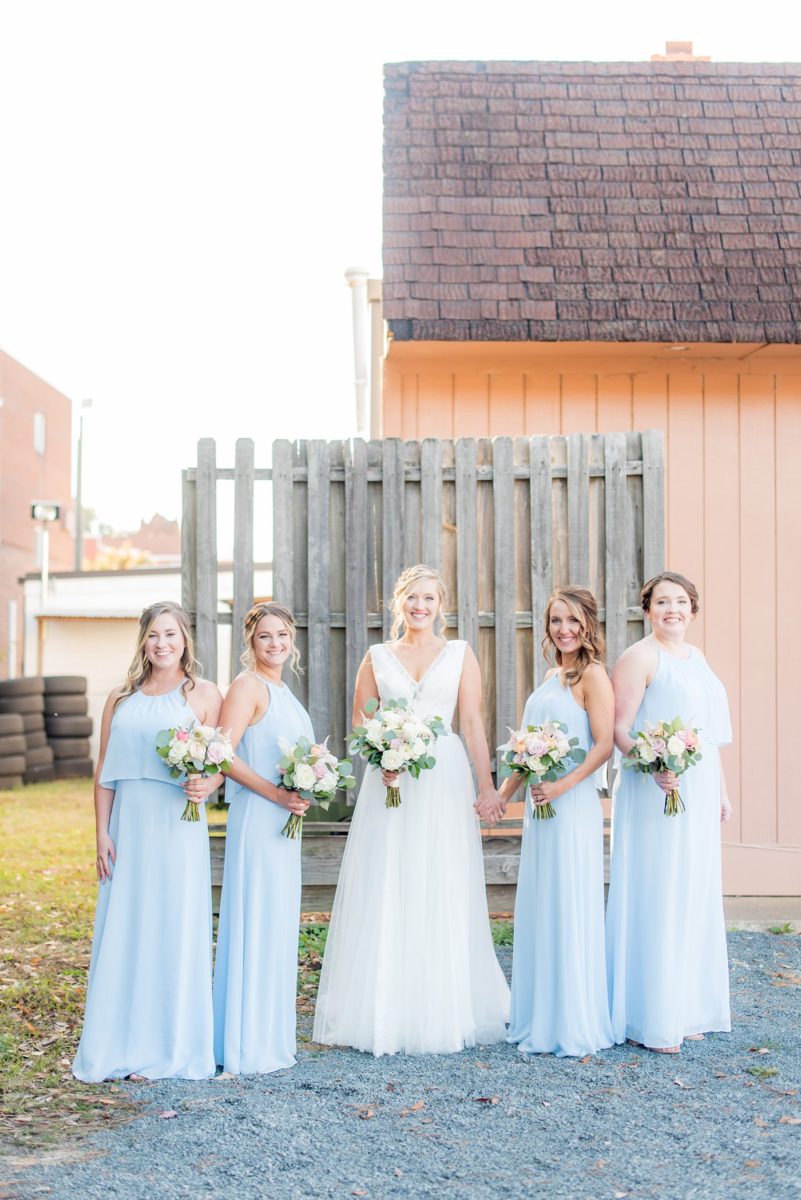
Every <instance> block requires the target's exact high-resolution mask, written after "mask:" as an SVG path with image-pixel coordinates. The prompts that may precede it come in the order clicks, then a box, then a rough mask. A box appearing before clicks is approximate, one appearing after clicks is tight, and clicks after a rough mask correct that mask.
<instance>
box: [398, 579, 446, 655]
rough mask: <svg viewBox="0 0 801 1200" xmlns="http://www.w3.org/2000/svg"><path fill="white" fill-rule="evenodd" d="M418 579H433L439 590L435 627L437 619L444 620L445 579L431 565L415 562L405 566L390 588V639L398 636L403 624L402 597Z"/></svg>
mask: <svg viewBox="0 0 801 1200" xmlns="http://www.w3.org/2000/svg"><path fill="white" fill-rule="evenodd" d="M418 579H433V580H434V582H435V583H436V585H437V591H438V592H439V612H438V613H437V615H436V617H435V619H434V624H435V627H436V623H437V621H439V623H440V625H442V623H443V622H444V617H445V600H446V595H447V593H446V591H445V581H444V579H443V578H442V576H441V575H440V573H439V571H435V570H434V568H433V567H427V566H426V565H425V563H416V564H415V566H413V567H407V568H406V570H405V571H402V572H401V574H400V575H399V576H398V578H397V580H396V581H395V587H394V588H393V590H392V599H391V600H390V602H389V608H390V612H391V613H392V625H391V626H390V630H389V636H390V638H392V639H394V638H396V637H397V636H398V634H399V633H400V629H401V626H402V625H403V597H404V596H405V595H406V593H407V592H408V591H409V589H410V588H411V587H412V586H413V585H414V584H415V583H417V581H418Z"/></svg>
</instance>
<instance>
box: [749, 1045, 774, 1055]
mask: <svg viewBox="0 0 801 1200" xmlns="http://www.w3.org/2000/svg"><path fill="white" fill-rule="evenodd" d="M748 1053H749V1054H770V1048H769V1047H768V1046H749V1047H748Z"/></svg>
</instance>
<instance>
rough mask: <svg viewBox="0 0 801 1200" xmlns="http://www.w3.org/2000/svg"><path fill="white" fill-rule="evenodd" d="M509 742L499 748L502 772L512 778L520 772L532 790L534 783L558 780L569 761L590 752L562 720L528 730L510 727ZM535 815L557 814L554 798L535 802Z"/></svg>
mask: <svg viewBox="0 0 801 1200" xmlns="http://www.w3.org/2000/svg"><path fill="white" fill-rule="evenodd" d="M509 733H510V735H511V736H510V738H509V741H508V742H507V743H506V745H504V746H499V747H498V753H499V754H500V755H501V759H500V767H499V773H500V775H501V778H503V779H508V778H509V776H510V775H517V776H519V777H520V779H522V781H523V783H524V784H525V787H526V791H528V789H529V787H530V786H531V784H532V783H533V782H534V781H535V780H536V782H537V783H540V782H542V780H544V779H546V780H548V782H549V783H554V782H555V781H556V779H557V778H558V777H559V776H560V775H562V774H564V772H565V771H566V770H567V766H568V763H569V762H573V763H580V762H584V759H585V758H586V757H587V751H586V750H582V748H581V747H580V746H579V744H578V743H579V740H578V738H575V737H574V738H569V737H568V736H567V725H565V724H563V723H562V722H561V721H544V722H543V724H542V725H527V726H526V728H525V729H510V730H509ZM531 813H532V816H533V817H534V818H535V819H536V820H538V821H545V820H548V819H550V818H551V817H555V816H556V813H555V812H554V807H553V805H552V804H551V802H550V800H548V801H546V803H545V804H534V802H533V801H532V805H531Z"/></svg>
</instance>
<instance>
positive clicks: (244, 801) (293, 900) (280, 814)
mask: <svg viewBox="0 0 801 1200" xmlns="http://www.w3.org/2000/svg"><path fill="white" fill-rule="evenodd" d="M260 678H261V677H260ZM262 682H263V683H264V685H265V687H266V688H268V690H269V693H270V706H269V708H268V709H267V712H266V713H265V714H264V716H263V717H262V719H261V720H260V721H258V722H257V723H256V724H255V725H250V726H249V727H248V728H247V729H246V730H245V732H244V734H243V735H242V740H241V742H240V743H239V746H238V747H237V751H236V753H237V757H238V758H240V759H241V760H242V761H243V762H245V763H247V764H248V766H250V767H252V768H253V770H254V771H256V772H258V774H259V775H261V777H262V778H263V779H267V780H269V781H270V782H271V783H275V784H277V783H278V779H279V775H278V761H279V759H280V758H281V749H280V747H279V745H278V739H279V738H286V740H287V741H288V742H291V743H293V744H294V743H295V742H296V741H297V740H298V738H299V737H301V736H305V737H307V738H309V739H310V740H311V741H314V734H313V732H312V726H311V721H310V719H309V714H308V713H307V712H306V710H305V708H304V707H303V705H302V704H301V703H300V701H299V700H297V699H296V698H295V697H294V696H293V695H292V692H291V691H290V690H289V688H288V687H283V686H280V685H276V684H274V683H271V682H269V681H268V680H266V679H263V680H262ZM225 787H226V796H227V797H230V804H231V807H230V809H229V813H228V828H227V832H226V839H225V869H224V874H223V890H222V899H221V902H220V924H219V929H218V932H217V958H216V961H215V964H214V1052H215V1057H216V1059H217V1062H218V1063H219V1064H221V1065H222V1066H223V1067H224V1069H225V1070H226V1071H232V1072H234V1073H235V1074H242V1075H247V1074H263V1073H266V1072H269V1071H279V1070H280V1069H281V1068H282V1067H291V1066H292V1065H293V1064H294V1062H295V1049H296V1041H295V1021H296V1018H295V995H296V987H297V972H298V925H299V922H300V839H299V838H298V839H297V840H293V839H291V838H285V837H283V835H282V833H281V830H282V829H283V828H284V826H285V825H286V822H287V820H288V818H289V813H288V811H287V810H286V809H285V808H282V807H281V806H280V805H279V804H274V803H273V802H272V801H271V800H266V799H265V798H264V796H259V795H257V794H256V793H255V792H251V791H250V790H249V789H248V788H246V787H243V786H242V785H241V784H238V783H235V782H234V780H232V779H229V780H228V782H227V783H226V785H225Z"/></svg>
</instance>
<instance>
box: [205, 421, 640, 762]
mask: <svg viewBox="0 0 801 1200" xmlns="http://www.w3.org/2000/svg"><path fill="white" fill-rule="evenodd" d="M642 440H643V439H641V438H640V435H639V434H628V435H626V434H610V435H608V436H607V437H606V438H604V437H603V436H601V435H594V436H593V437H592V438H589V437H588V436H587V435H584V434H581V433H579V434H571V435H569V436H568V437H561V436H555V437H534V438H531V439H524V438H517V439H512V438H507V437H498V438H494V439H488V438H482V439H478V440H475V439H472V438H460V439H459V440H458V441H456V442H451V441H444V442H442V441H438V440H436V439H427V440H425V441H424V442H423V443H422V444H421V443H418V442H402V441H400V440H399V439H388V440H386V441H383V442H370V443H365V442H363V441H360V440H357V441H354V442H323V441H309V442H295V443H289V442H286V441H280V442H275V443H274V445H273V449H272V468H271V469H270V470H255V468H254V461H253V443H252V442H251V441H250V440H249V439H243V440H241V441H240V442H239V443H238V444H237V455H236V466H235V469H234V470H233V471H231V470H230V469H227V470H226V469H222V468H221V469H219V470H218V469H217V468H216V465H215V460H214V443H213V442H209V441H207V440H206V441H203V442H201V443H199V447H198V467H197V469H196V470H194V471H193V470H189V471H187V472H186V473H185V479H184V493H185V515H184V540H185V550H186V554H185V564H184V573H185V577H184V598H185V600H186V601H187V603H188V604H189V607H190V609H192V611H193V612H195V614H196V615H195V624H196V631H197V638H198V647H199V656H200V657H201V660H202V661H204V663H205V665H206V667H207V674H208V675H209V677H211V678H213V677H214V673H215V668H214V665H213V664H214V650H215V647H216V627H217V624H218V623H220V622H224V621H225V620H226V611H225V609H226V604H225V603H224V604H223V611H222V612H218V598H217V582H216V581H217V562H216V553H215V546H216V523H215V522H216V501H215V489H216V480H217V479H218V478H221V479H225V480H230V479H231V478H233V481H234V495H235V512H236V522H237V524H236V530H235V543H234V544H235V554H234V569H233V622H234V630H233V635H234V636H233V648H232V658H233V660H234V665H235V664H236V660H237V658H238V654H239V644H240V630H241V624H242V617H243V616H244V613H245V612H246V611H247V608H248V607H249V605H250V603H251V602H252V598H253V521H252V510H253V492H254V480H256V479H258V480H263V479H270V478H271V479H272V487H273V546H274V565H273V589H272V590H273V595H274V596H275V598H276V599H278V600H280V601H281V602H282V603H286V604H288V605H289V607H291V608H292V609H293V611H294V613H295V617H296V620H297V625H298V643H299V646H300V648H301V650H302V655H303V660H304V663H305V665H306V672H305V674H304V675H303V676H302V677H301V680H300V681H294V680H293V681H291V686H292V687H293V689H295V690H297V693H298V696H299V697H300V699H301V700H302V701H303V702H304V703H306V704H307V706H308V708H309V711H310V714H311V717H312V722H313V724H314V730H315V734H316V735H317V736H318V737H319V738H323V737H325V736H326V735H330V737H331V745H332V748H333V749H335V750H336V751H339V752H341V751H342V750H343V747H344V736H345V733H346V732H347V729H348V728H349V727H350V715H351V704H352V697H353V689H354V684H355V680H356V673H357V671H358V667H359V663H360V662H361V659H362V657H363V656H364V654H365V652H366V650H367V649H368V646H369V645H370V644H371V643H373V642H374V641H376V640H377V639H380V638H381V637H384V636H386V634H387V633H388V628H389V620H390V614H389V610H388V607H387V605H386V603H385V602H386V601H387V600H388V599H389V598H390V596H391V593H392V587H393V584H394V582H395V580H396V578H397V576H398V575H399V574H400V572H401V570H403V568H405V567H407V566H410V565H411V562H410V561H409V557H408V556H409V555H410V554H411V555H412V558H413V559H419V558H422V559H423V560H424V561H425V560H427V561H428V562H429V563H430V565H431V566H433V567H437V568H438V569H441V570H442V573H443V576H444V579H445V584H446V588H447V591H448V596H449V602H448V611H447V613H446V634H447V636H449V637H453V636H459V637H462V638H464V639H465V640H467V641H468V642H469V643H470V645H471V646H472V647H473V649H474V650H475V652H476V654H477V655H478V656H479V659H480V661H481V665H482V674H483V681H484V710H485V711H484V716H485V724H486V730H487V737H488V740H489V744H490V747H491V748H493V750H494V747H495V746H497V745H498V744H499V743H500V741H501V740H503V738H504V736H505V733H506V728H507V726H509V725H513V724H514V723H515V722H516V720H517V718H518V717H519V716H520V711H521V708H522V702H523V700H524V699H525V696H526V695H527V694H528V692H529V691H530V690H531V688H532V687H533V686H534V685H535V684H536V683H538V682H540V681H541V679H542V676H543V674H544V670H545V666H546V664H545V663H544V661H543V659H542V654H541V650H540V643H541V641H542V627H543V617H544V612H545V606H546V603H547V599H548V596H549V595H550V592H551V590H552V587H553V586H554V584H559V583H568V582H575V580H574V579H572V578H571V575H570V572H571V571H572V570H573V569H574V567H575V569H576V570H580V571H581V574H580V578H579V582H581V583H586V584H588V585H589V586H590V587H591V588H592V589H593V591H595V592H596V594H597V595H599V596H604V597H606V604H607V611H606V614H605V617H606V622H607V630H608V636H609V638H610V644H611V645H612V646H613V647H614V649H617V648H618V647H622V646H623V645H625V644H626V642H627V641H631V640H634V638H636V637H637V636H640V634H641V632H642V620H641V618H640V617H639V614H638V613H637V610H636V608H632V602H631V591H632V588H633V589H635V592H636V589H637V588H639V586H640V585H641V582H642V577H643V567H644V563H645V561H646V559H647V561H648V562H649V563H653V562H656V556H655V551H654V549H653V547H652V545H651V544H650V537H651V535H649V533H648V530H647V529H646V528H645V527H644V525H643V513H644V511H645V510H644V506H643V503H642V492H643V470H644V465H643V461H642V458H641V441H642ZM648 444H649V447H650V449H649V454H650V463H651V467H650V469H651V471H652V474H653V479H654V480H658V479H660V478H661V475H660V438H659V436H657V437H655V438H650V439H649V442H648ZM652 491H653V495H652V496H651V498H650V504H651V510H649V511H651V513H652V523H653V529H654V534H653V536H654V537H655V538H656V540H657V542H658V543H659V539H660V537H661V534H660V531H659V523H658V512H659V497H658V494H657V493H656V491H655V490H654V488H653V487H652ZM195 510H196V512H195ZM568 514H570V519H571V520H573V521H575V523H576V528H577V529H578V531H579V532H578V537H577V538H573V539H572V541H571V539H570V538H569V535H568V524H567V522H568V519H569V518H568ZM571 533H572V529H571ZM659 544H661V543H659ZM568 546H569V547H570V548H568ZM632 546H633V547H634V550H632V549H631V547H632ZM632 554H633V555H634V558H633V559H632ZM223 599H224V600H225V598H223ZM228 603H230V601H229V602H228ZM602 615H604V614H603V613H602ZM228 620H231V617H230V616H229V617H228Z"/></svg>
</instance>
